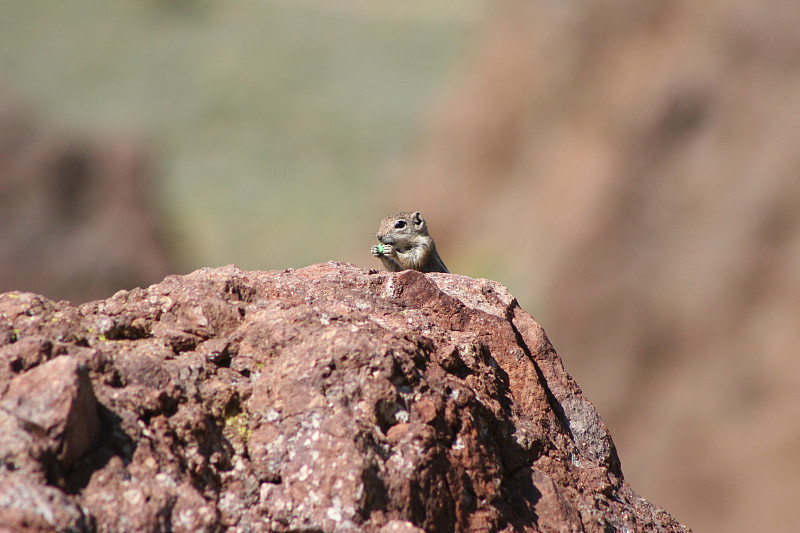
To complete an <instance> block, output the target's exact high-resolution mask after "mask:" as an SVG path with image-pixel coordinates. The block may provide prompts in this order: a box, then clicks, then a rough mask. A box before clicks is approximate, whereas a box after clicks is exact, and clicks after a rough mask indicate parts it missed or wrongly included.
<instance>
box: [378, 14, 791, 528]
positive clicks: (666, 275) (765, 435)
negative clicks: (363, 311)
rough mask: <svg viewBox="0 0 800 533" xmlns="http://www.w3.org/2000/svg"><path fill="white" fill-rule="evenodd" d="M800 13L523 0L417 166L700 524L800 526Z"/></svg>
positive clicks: (446, 223) (482, 52) (630, 457)
mask: <svg viewBox="0 0 800 533" xmlns="http://www.w3.org/2000/svg"><path fill="white" fill-rule="evenodd" d="M798 20H800V3H798V2H795V1H791V0H786V1H770V2H761V1H758V0H735V1H720V0H709V1H706V2H695V1H692V0H680V1H676V0H659V1H653V2H640V1H635V0H629V1H623V2H614V3H608V2H601V1H599V0H596V1H588V2H528V1H518V2H504V3H502V4H501V5H500V7H498V9H497V10H496V12H495V15H494V17H493V20H492V21H491V23H490V24H489V25H488V28H487V30H486V31H485V33H484V35H483V37H482V40H481V42H480V43H479V44H478V45H477V46H476V48H475V57H474V62H473V67H472V68H471V70H469V71H468V73H467V74H466V75H465V76H464V79H463V80H462V81H463V86H459V87H458V88H457V89H456V90H455V91H454V93H455V94H453V95H450V96H449V98H448V100H447V102H445V103H444V104H443V106H442V110H441V112H440V113H439V114H438V115H437V116H436V118H435V119H434V120H433V122H432V127H431V130H430V132H429V135H428V141H427V143H426V147H425V149H424V150H423V151H422V154H421V155H420V157H419V158H418V159H417V160H416V161H415V162H414V163H412V164H410V165H409V167H407V168H406V169H405V170H404V171H403V172H402V175H401V176H399V177H398V176H394V177H393V179H394V180H397V179H401V180H405V182H406V186H405V187H403V191H407V192H408V193H407V194H406V195H405V196H404V197H403V198H401V199H400V201H402V202H405V203H403V204H402V205H415V206H418V208H419V209H421V210H423V212H427V213H430V214H431V215H430V216H429V217H428V218H429V220H430V221H431V226H432V228H433V231H434V235H435V236H436V239H437V242H438V243H441V244H440V248H441V249H442V253H443V256H444V257H445V260H446V261H447V264H448V265H450V266H451V268H453V270H454V271H459V272H462V273H467V274H473V275H474V274H484V272H493V271H494V272H499V274H498V275H499V276H501V277H500V279H501V280H502V281H505V282H507V283H509V285H510V286H511V288H512V290H513V291H514V292H515V294H516V295H517V296H518V297H520V299H521V300H522V304H523V306H525V307H527V308H528V309H531V310H532V312H534V314H535V315H536V316H537V318H539V319H540V320H541V322H542V324H543V325H544V326H545V329H546V330H547V332H548V334H549V336H550V337H551V339H552V341H553V343H554V345H555V346H556V348H557V349H558V351H559V353H560V354H561V355H562V357H563V358H564V361H565V364H566V366H567V369H568V370H569V371H570V372H571V373H572V374H573V375H574V376H575V377H576V379H577V380H578V382H579V383H580V384H581V386H582V387H583V388H584V391H585V392H586V394H587V396H588V397H589V398H590V399H591V400H592V401H593V402H594V403H595V405H597V407H598V409H599V411H600V413H601V415H602V416H603V417H604V419H605V420H606V421H607V423H608V424H609V426H610V428H611V432H612V434H613V435H614V438H615V441H616V443H617V445H618V447H619V451H620V457H621V459H622V467H623V471H624V472H625V474H626V477H627V479H628V480H629V481H630V482H631V484H632V486H634V487H635V488H636V489H637V490H639V491H641V493H642V494H643V495H644V496H645V497H647V498H651V499H652V500H653V501H655V502H656V503H658V504H660V505H663V506H664V507H665V508H667V509H669V510H670V512H672V513H674V515H675V516H676V517H677V518H678V519H679V520H681V521H683V522H684V523H686V524H688V525H689V526H691V527H693V528H695V530H696V531H719V532H750V531H773V532H777V531H785V532H789V531H794V530H795V528H796V509H797V501H796V500H797V494H800V386H798V385H799V384H800V358H799V357H798V346H800V327H799V326H800V209H798V205H800V176H799V175H798V173H800V142H799V141H798V139H800V32H798V31H797V21H798ZM408 182H411V184H410V185H408V184H407V183H408ZM398 203H399V202H398ZM504 265H505V266H504ZM469 268H472V269H473V270H475V271H467V270H468V269H469ZM493 269H494V270H493Z"/></svg>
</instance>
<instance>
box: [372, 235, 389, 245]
mask: <svg viewBox="0 0 800 533" xmlns="http://www.w3.org/2000/svg"><path fill="white" fill-rule="evenodd" d="M376 237H378V240H379V241H381V242H382V243H383V244H392V238H391V237H389V236H388V235H380V234H378V235H376Z"/></svg>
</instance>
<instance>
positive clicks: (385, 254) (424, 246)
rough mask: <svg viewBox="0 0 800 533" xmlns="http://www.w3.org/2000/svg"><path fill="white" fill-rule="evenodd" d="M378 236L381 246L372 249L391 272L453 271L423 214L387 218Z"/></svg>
mask: <svg viewBox="0 0 800 533" xmlns="http://www.w3.org/2000/svg"><path fill="white" fill-rule="evenodd" d="M376 237H377V238H378V241H380V242H381V244H376V245H375V246H373V247H372V250H371V252H372V255H374V256H375V257H377V258H378V259H380V260H381V261H382V262H383V265H384V266H385V267H386V270H388V271H390V272H399V271H401V270H405V269H412V270H419V271H420V272H449V270H447V267H446V266H444V263H443V262H442V259H441V258H440V257H439V254H438V253H436V245H435V244H434V243H433V239H432V238H431V236H430V235H428V226H427V225H426V224H425V219H424V218H422V214H421V213H420V212H419V211H416V212H414V213H408V212H402V213H395V214H393V215H389V216H388V217H386V218H384V219H383V220H382V221H381V227H380V229H379V230H378V234H377V235H376Z"/></svg>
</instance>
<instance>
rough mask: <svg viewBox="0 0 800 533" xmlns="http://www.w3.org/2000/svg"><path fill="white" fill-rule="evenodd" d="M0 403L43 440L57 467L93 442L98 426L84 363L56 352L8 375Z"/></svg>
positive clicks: (65, 466) (66, 466)
mask: <svg viewBox="0 0 800 533" xmlns="http://www.w3.org/2000/svg"><path fill="white" fill-rule="evenodd" d="M0 407H2V409H3V410H4V411H5V412H7V413H10V414H11V415H13V416H15V417H16V418H17V419H18V420H19V421H20V422H21V424H22V426H23V427H24V428H25V429H26V430H27V431H28V432H29V433H30V434H31V435H33V436H34V438H35V439H37V440H39V439H47V443H46V444H45V445H44V446H45V447H46V448H48V449H49V451H50V452H51V453H52V455H53V456H54V457H55V458H56V460H57V461H58V464H59V465H60V467H61V468H62V469H63V470H65V471H66V470H69V468H70V466H72V464H73V463H74V462H75V461H76V460H77V459H78V458H80V457H81V456H82V455H83V454H84V453H86V451H87V450H88V449H89V448H90V447H91V446H92V445H93V444H94V440H95V438H96V437H97V433H98V430H99V427H100V424H99V420H98V417H97V403H96V401H95V397H94V393H93V392H92V384H91V382H90V381H89V376H88V374H87V372H86V369H85V368H83V367H82V366H81V365H80V364H79V363H78V361H77V360H76V359H75V358H73V357H70V356H62V357H57V358H55V359H53V360H51V361H48V362H47V363H43V364H41V365H39V366H37V367H35V368H33V369H32V370H30V371H28V372H25V373H24V374H21V375H19V376H17V377H15V378H14V379H12V380H11V383H10V384H9V386H8V390H7V391H6V392H5V394H4V395H3V398H2V403H0Z"/></svg>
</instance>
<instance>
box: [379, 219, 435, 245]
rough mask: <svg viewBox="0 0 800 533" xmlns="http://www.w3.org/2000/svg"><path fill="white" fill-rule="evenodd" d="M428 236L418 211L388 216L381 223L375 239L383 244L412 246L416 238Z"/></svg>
mask: <svg viewBox="0 0 800 533" xmlns="http://www.w3.org/2000/svg"><path fill="white" fill-rule="evenodd" d="M420 235H422V236H427V235H428V225H427V224H425V219H424V218H422V213H420V212H419V211H414V212H413V213H412V212H408V211H402V212H400V213H394V214H393V215H389V216H388V217H386V218H384V219H383V220H382V221H381V227H380V229H378V234H377V235H376V237H377V238H378V240H379V241H380V242H382V243H383V244H392V245H403V244H409V245H411V244H414V242H413V241H414V239H415V238H416V237H419V236H420Z"/></svg>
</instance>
